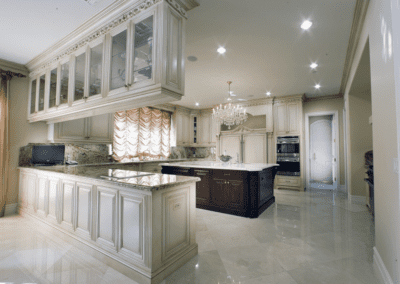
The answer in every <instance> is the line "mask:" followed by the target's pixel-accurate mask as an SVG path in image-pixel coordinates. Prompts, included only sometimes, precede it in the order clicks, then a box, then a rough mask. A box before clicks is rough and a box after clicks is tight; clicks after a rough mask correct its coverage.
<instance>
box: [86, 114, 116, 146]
mask: <svg viewBox="0 0 400 284" xmlns="http://www.w3.org/2000/svg"><path fill="white" fill-rule="evenodd" d="M110 116H112V114H108V113H107V114H102V115H96V116H93V117H89V118H88V119H87V127H88V133H87V136H88V137H90V138H89V139H90V140H96V141H106V142H107V141H109V142H111V143H112V138H113V137H112V135H113V125H112V122H113V121H112V118H111V117H110Z"/></svg>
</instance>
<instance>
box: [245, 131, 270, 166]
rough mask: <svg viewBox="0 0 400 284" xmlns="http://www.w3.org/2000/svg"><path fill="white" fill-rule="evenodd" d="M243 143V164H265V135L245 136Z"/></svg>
mask: <svg viewBox="0 0 400 284" xmlns="http://www.w3.org/2000/svg"><path fill="white" fill-rule="evenodd" d="M243 142H244V143H243V162H244V163H246V164H249V163H266V162H267V134H245V135H243Z"/></svg>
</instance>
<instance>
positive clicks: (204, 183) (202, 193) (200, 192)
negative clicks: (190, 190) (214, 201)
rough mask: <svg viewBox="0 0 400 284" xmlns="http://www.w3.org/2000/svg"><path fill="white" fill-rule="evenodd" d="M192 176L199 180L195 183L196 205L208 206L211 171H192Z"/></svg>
mask: <svg viewBox="0 0 400 284" xmlns="http://www.w3.org/2000/svg"><path fill="white" fill-rule="evenodd" d="M193 175H194V176H195V177H199V178H200V179H201V181H199V182H197V183H196V204H206V205H207V204H209V202H210V185H211V184H210V177H211V171H209V170H200V169H193Z"/></svg>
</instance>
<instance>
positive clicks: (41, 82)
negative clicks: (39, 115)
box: [38, 75, 46, 111]
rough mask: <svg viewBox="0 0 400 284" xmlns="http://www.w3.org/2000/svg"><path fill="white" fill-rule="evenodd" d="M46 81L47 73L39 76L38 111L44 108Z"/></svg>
mask: <svg viewBox="0 0 400 284" xmlns="http://www.w3.org/2000/svg"><path fill="white" fill-rule="evenodd" d="M45 82H46V75H42V76H40V78H39V104H38V111H43V110H44V92H45V85H46V84H45Z"/></svg>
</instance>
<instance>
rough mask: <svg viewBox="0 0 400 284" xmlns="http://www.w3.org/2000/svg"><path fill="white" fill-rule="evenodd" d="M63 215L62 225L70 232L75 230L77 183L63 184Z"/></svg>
mask: <svg viewBox="0 0 400 284" xmlns="http://www.w3.org/2000/svg"><path fill="white" fill-rule="evenodd" d="M61 199H62V210H61V212H62V215H61V224H62V225H63V226H64V227H65V228H66V229H69V230H73V229H74V219H73V218H74V211H75V210H74V207H75V202H74V201H75V183H74V182H72V181H63V182H62V194H61Z"/></svg>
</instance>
